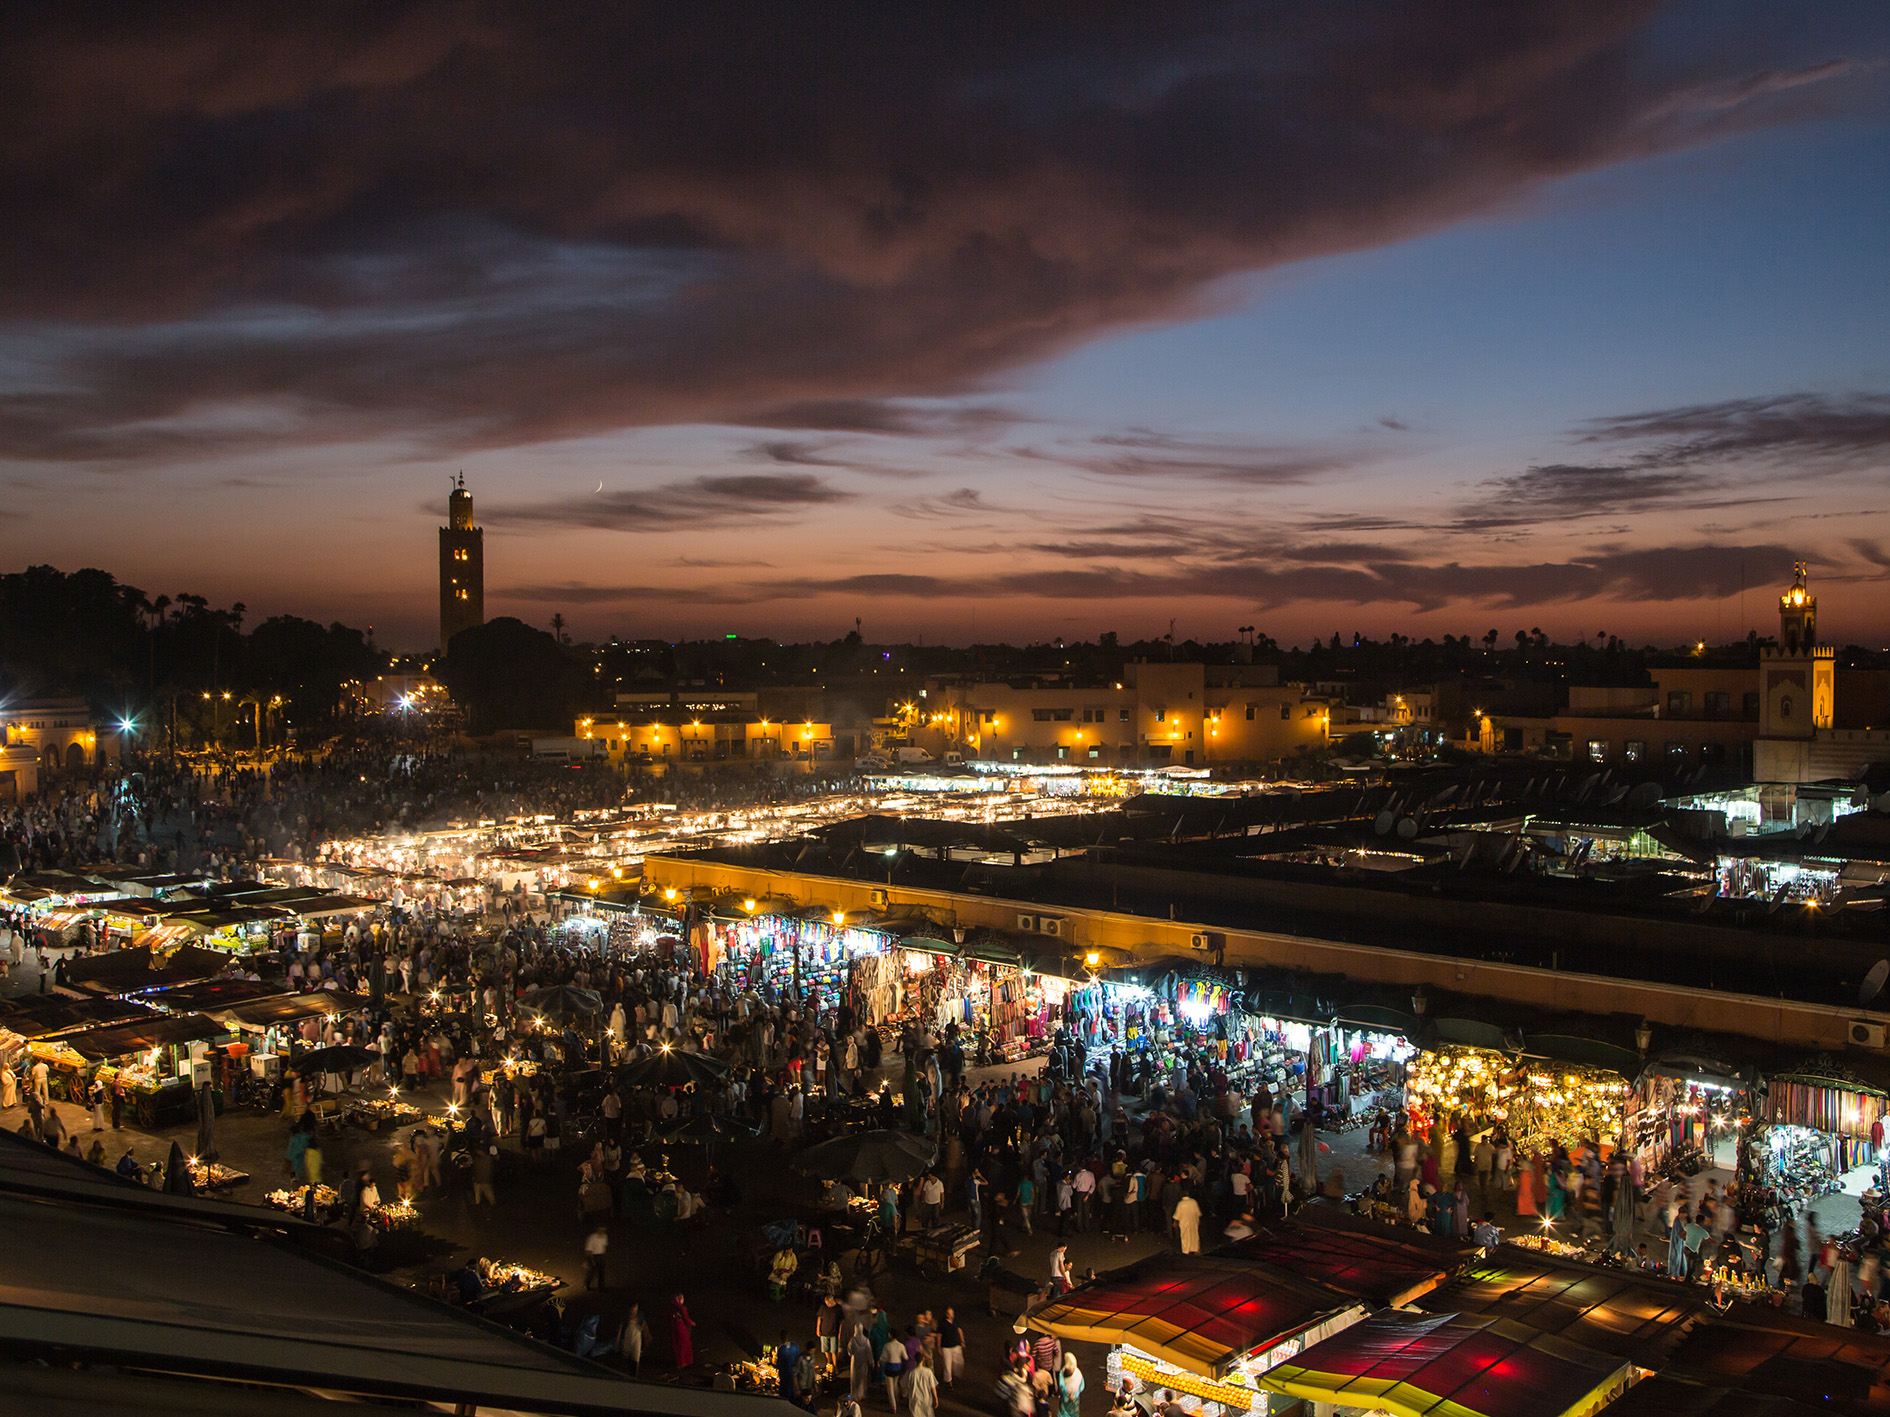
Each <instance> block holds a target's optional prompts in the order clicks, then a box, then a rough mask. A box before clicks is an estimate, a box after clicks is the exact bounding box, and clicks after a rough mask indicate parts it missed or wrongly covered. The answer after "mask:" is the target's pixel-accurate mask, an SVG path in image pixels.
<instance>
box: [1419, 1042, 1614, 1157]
mask: <svg viewBox="0 0 1890 1417" xmlns="http://www.w3.org/2000/svg"><path fill="white" fill-rule="evenodd" d="M1628 1092H1629V1088H1628V1085H1627V1081H1626V1080H1625V1079H1624V1078H1622V1077H1621V1075H1620V1074H1619V1073H1613V1072H1609V1071H1607V1070H1605V1069H1601V1068H1584V1067H1577V1066H1575V1065H1574V1064H1570V1063H1551V1062H1548V1061H1547V1060H1545V1059H1541V1058H1529V1057H1512V1056H1510V1055H1508V1054H1505V1053H1497V1052H1494V1051H1492V1050H1490V1049H1487V1048H1467V1047H1460V1046H1451V1047H1447V1048H1443V1049H1440V1050H1439V1051H1437V1052H1435V1053H1430V1052H1427V1053H1421V1054H1419V1055H1418V1056H1417V1057H1416V1058H1415V1059H1413V1060H1412V1061H1411V1062H1410V1063H1409V1064H1408V1065H1407V1073H1406V1079H1405V1109H1406V1113H1407V1115H1408V1119H1409V1124H1410V1126H1411V1128H1412V1130H1413V1131H1415V1132H1418V1133H1421V1134H1428V1133H1430V1132H1431V1131H1432V1129H1433V1128H1434V1127H1435V1126H1437V1125H1439V1124H1442V1125H1443V1126H1445V1127H1449V1126H1451V1125H1452V1124H1453V1119H1455V1118H1457V1117H1459V1116H1462V1117H1465V1118H1469V1119H1471V1120H1473V1121H1474V1122H1476V1123H1478V1124H1480V1125H1482V1126H1488V1125H1491V1124H1493V1123H1496V1122H1502V1123H1504V1124H1505V1125H1506V1126H1507V1128H1508V1130H1509V1137H1510V1142H1511V1144H1512V1145H1513V1146H1514V1147H1515V1148H1516V1154H1517V1155H1518V1156H1524V1155H1527V1154H1529V1153H1531V1152H1534V1151H1543V1152H1547V1151H1548V1150H1549V1149H1550V1148H1551V1147H1552V1146H1554V1145H1556V1144H1557V1143H1560V1144H1561V1145H1563V1146H1567V1147H1575V1146H1578V1145H1580V1144H1581V1143H1583V1142H1597V1143H1599V1144H1600V1145H1601V1147H1602V1148H1603V1152H1604V1154H1606V1151H1607V1149H1608V1148H1610V1147H1612V1146H1614V1145H1616V1144H1618V1142H1619V1140H1620V1137H1621V1134H1622V1125H1623V1120H1624V1109H1625V1106H1626V1103H1627V1098H1628Z"/></svg>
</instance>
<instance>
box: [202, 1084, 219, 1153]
mask: <svg viewBox="0 0 1890 1417" xmlns="http://www.w3.org/2000/svg"><path fill="white" fill-rule="evenodd" d="M197 1159H198V1160H199V1161H201V1162H203V1163H204V1164H205V1165H208V1164H209V1163H210V1162H212V1161H215V1160H216V1159H217V1106H216V1101H215V1099H214V1098H212V1097H211V1096H210V1084H209V1083H207V1082H203V1083H198V1084H197Z"/></svg>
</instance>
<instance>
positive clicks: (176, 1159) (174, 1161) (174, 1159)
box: [164, 1142, 197, 1196]
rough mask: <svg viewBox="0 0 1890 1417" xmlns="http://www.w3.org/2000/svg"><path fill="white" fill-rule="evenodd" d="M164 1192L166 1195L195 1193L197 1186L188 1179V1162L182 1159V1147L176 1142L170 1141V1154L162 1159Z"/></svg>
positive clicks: (191, 1194) (189, 1194) (192, 1194)
mask: <svg viewBox="0 0 1890 1417" xmlns="http://www.w3.org/2000/svg"><path fill="white" fill-rule="evenodd" d="M164 1194H165V1195H167V1196H194V1195H196V1194H197V1188H196V1186H195V1185H193V1184H192V1183H191V1179H190V1163H189V1162H187V1161H186V1160H185V1159H184V1149H183V1148H182V1147H181V1146H179V1145H178V1144H177V1143H176V1142H172V1143H171V1154H170V1155H169V1156H168V1157H166V1158H165V1160H164Z"/></svg>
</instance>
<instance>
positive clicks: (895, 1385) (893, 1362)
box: [879, 1334, 906, 1412]
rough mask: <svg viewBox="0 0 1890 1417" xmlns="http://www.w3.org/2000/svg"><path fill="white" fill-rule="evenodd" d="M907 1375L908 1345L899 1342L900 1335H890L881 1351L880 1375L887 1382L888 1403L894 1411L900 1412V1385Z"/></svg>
mask: <svg viewBox="0 0 1890 1417" xmlns="http://www.w3.org/2000/svg"><path fill="white" fill-rule="evenodd" d="M905 1374H906V1345H905V1344H903V1343H901V1342H900V1341H899V1335H898V1334H889V1335H888V1336H887V1338H886V1344H885V1346H884V1347H883V1348H881V1349H880V1350H879V1375H880V1377H881V1378H883V1379H885V1382H886V1401H887V1403H888V1404H890V1405H891V1407H892V1410H893V1411H894V1412H897V1411H898V1410H899V1383H900V1380H901V1379H902V1378H903V1377H905Z"/></svg>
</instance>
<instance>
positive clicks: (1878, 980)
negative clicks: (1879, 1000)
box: [1857, 959, 1890, 1009]
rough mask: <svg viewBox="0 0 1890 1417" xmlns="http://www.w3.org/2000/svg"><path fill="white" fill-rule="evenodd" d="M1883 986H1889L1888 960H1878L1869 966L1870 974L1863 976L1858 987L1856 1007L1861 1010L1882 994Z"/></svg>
mask: <svg viewBox="0 0 1890 1417" xmlns="http://www.w3.org/2000/svg"><path fill="white" fill-rule="evenodd" d="M1885 984H1890V959H1880V960H1878V961H1877V962H1876V963H1875V964H1873V965H1871V967H1870V973H1868V974H1866V975H1865V976H1864V982H1863V983H1862V984H1861V985H1859V986H1858V989H1857V1006H1858V1007H1859V1008H1860V1009H1861V1008H1862V1007H1863V1006H1864V1005H1866V1004H1868V1003H1869V1002H1870V1001H1871V1000H1872V999H1874V998H1876V997H1877V996H1878V995H1879V994H1881V993H1883V986H1884V985H1885Z"/></svg>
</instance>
